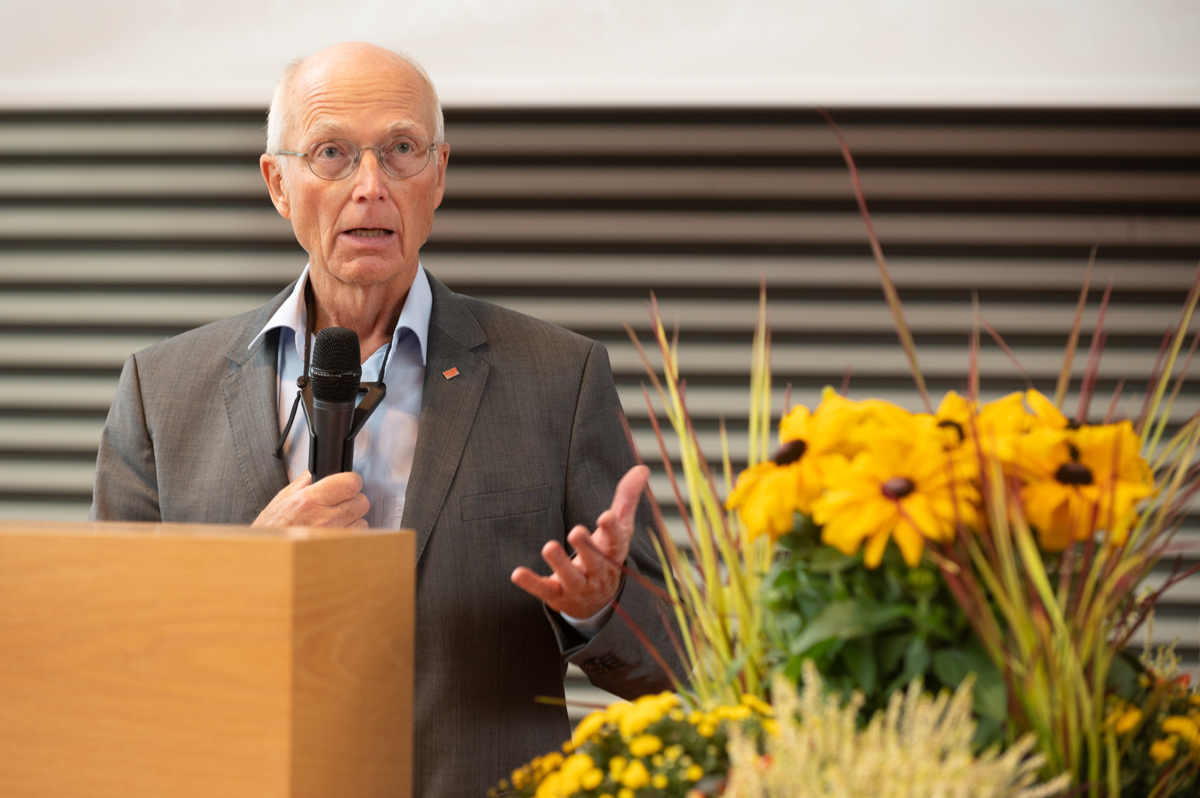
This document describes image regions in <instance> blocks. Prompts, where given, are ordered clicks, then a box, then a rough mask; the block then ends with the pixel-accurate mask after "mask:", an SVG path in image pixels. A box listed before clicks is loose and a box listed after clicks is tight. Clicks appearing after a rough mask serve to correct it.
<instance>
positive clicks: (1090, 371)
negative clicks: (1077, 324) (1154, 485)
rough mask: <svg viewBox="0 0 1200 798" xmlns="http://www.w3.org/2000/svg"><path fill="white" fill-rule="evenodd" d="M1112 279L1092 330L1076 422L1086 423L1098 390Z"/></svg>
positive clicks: (1101, 301)
mask: <svg viewBox="0 0 1200 798" xmlns="http://www.w3.org/2000/svg"><path fill="white" fill-rule="evenodd" d="M1112 287H1113V284H1112V281H1111V280H1110V281H1109V283H1108V286H1107V287H1106V288H1105V289H1104V297H1103V298H1102V299H1101V300H1100V312H1099V313H1097V314H1096V329H1095V330H1094V331H1093V332H1092V344H1091V347H1090V348H1089V349H1088V362H1087V367H1086V368H1085V369H1084V371H1083V383H1082V384H1081V385H1080V386H1079V407H1078V408H1076V410H1075V423H1076V424H1080V425H1083V424H1086V423H1087V419H1088V410H1089V409H1091V406H1092V395H1093V394H1094V393H1095V392H1096V378H1097V377H1098V376H1099V374H1100V357H1101V355H1103V353H1104V339H1105V337H1106V336H1105V333H1104V315H1105V313H1107V312H1108V301H1109V299H1111V298H1112Z"/></svg>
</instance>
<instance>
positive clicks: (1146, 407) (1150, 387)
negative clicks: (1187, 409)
mask: <svg viewBox="0 0 1200 798" xmlns="http://www.w3.org/2000/svg"><path fill="white" fill-rule="evenodd" d="M1174 335H1175V330H1174V329H1173V328H1171V327H1168V328H1167V331H1166V332H1165V333H1163V337H1162V343H1160V344H1159V345H1158V355H1157V356H1156V357H1155V358H1154V368H1152V369H1150V380H1149V382H1147V383H1146V395H1145V396H1144V397H1143V398H1142V409H1141V410H1140V411H1138V418H1137V423H1136V424H1134V425H1133V431H1134V432H1136V433H1137V434H1138V437H1140V438H1144V437H1145V432H1146V424H1147V423H1148V421H1149V413H1150V400H1151V398H1152V397H1153V396H1154V388H1155V386H1157V385H1158V378H1159V375H1160V374H1161V373H1162V364H1163V359H1164V358H1166V356H1167V350H1168V348H1169V347H1170V346H1171V339H1172V338H1173V337H1174Z"/></svg>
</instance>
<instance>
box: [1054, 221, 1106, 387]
mask: <svg viewBox="0 0 1200 798" xmlns="http://www.w3.org/2000/svg"><path fill="white" fill-rule="evenodd" d="M1097 249H1098V247H1097V246H1096V245H1095V244H1093V245H1092V254H1091V255H1089V256H1088V265H1087V272H1086V273H1085V274H1084V275H1083V288H1082V289H1080V291H1079V304H1077V305H1076V306H1075V321H1074V323H1073V324H1072V325H1071V334H1070V335H1069V336H1068V337H1067V349H1066V351H1065V352H1063V364H1062V370H1061V371H1060V372H1059V373H1058V385H1057V386H1056V387H1055V389H1054V406H1055V407H1057V408H1058V409H1059V410H1062V405H1063V400H1064V399H1066V398H1067V390H1068V389H1070V387H1071V368H1072V367H1073V366H1074V362H1075V348H1076V347H1077V346H1078V345H1079V330H1080V328H1081V327H1082V326H1083V309H1084V307H1086V306H1087V299H1088V291H1089V290H1090V289H1091V287H1092V269H1093V268H1094V267H1095V265H1096V250H1097Z"/></svg>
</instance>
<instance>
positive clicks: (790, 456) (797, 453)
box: [775, 441, 808, 466]
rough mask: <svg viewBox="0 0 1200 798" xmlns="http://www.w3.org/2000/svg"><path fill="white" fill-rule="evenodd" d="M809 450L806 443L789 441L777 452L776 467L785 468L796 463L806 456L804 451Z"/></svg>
mask: <svg viewBox="0 0 1200 798" xmlns="http://www.w3.org/2000/svg"><path fill="white" fill-rule="evenodd" d="M807 448H808V444H806V443H805V442H804V441H788V442H787V443H785V444H784V445H783V446H780V447H779V451H777V452H775V465H781V466H785V465H787V464H788V463H794V462H796V461H797V460H799V459H800V458H801V457H803V456H804V450H805V449H807Z"/></svg>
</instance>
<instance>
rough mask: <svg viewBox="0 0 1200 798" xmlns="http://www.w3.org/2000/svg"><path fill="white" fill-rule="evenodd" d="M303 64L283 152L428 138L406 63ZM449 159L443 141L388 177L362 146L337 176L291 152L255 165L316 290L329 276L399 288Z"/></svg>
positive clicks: (417, 87) (371, 57)
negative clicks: (421, 164)
mask: <svg viewBox="0 0 1200 798" xmlns="http://www.w3.org/2000/svg"><path fill="white" fill-rule="evenodd" d="M301 69H302V73H301V74H300V75H297V76H296V80H295V83H294V84H293V85H294V86H295V91H296V93H295V95H294V99H293V106H292V107H293V109H294V117H293V120H294V121H293V124H292V125H291V126H290V129H289V130H287V131H286V133H285V140H284V144H283V149H285V150H292V151H295V152H304V153H307V152H308V150H309V147H311V146H312V145H313V144H315V143H317V142H321V141H326V140H329V139H343V140H345V141H349V142H351V143H353V144H355V145H357V146H358V147H360V148H365V147H383V146H384V145H385V144H387V143H388V142H389V141H391V140H392V139H394V138H396V137H397V136H399V135H404V134H408V135H415V136H418V137H420V138H422V139H424V140H425V141H427V142H430V143H432V142H433V135H434V130H433V127H432V120H430V119H429V118H428V116H429V114H428V110H429V109H428V100H427V98H426V96H425V92H424V89H423V86H422V83H421V80H420V78H419V77H418V76H417V75H416V74H415V73H414V72H413V71H412V69H411V68H409V67H408V66H407V65H406V64H403V63H397V62H396V61H394V60H392V59H390V58H387V57H383V56H380V55H378V54H374V53H370V52H368V53H365V54H364V53H352V54H351V55H350V56H349V57H342V58H339V59H336V60H333V61H332V62H327V63H317V64H312V65H310V64H305V65H304V66H303V67H301ZM449 157H450V151H449V147H447V146H445V145H442V146H440V147H438V148H437V150H435V151H434V152H433V153H432V154H431V158H430V161H429V163H428V164H427V165H426V167H425V168H424V170H422V171H421V172H420V173H418V174H416V175H413V176H412V177H407V178H398V177H394V176H392V175H390V174H388V173H387V172H386V171H384V169H383V167H382V166H381V164H380V162H379V160H378V155H377V153H375V152H370V151H364V152H363V153H362V156H361V160H360V162H359V164H358V168H357V169H355V171H354V172H353V173H352V174H351V175H350V176H349V177H345V178H343V179H341V180H322V179H321V178H319V177H317V176H316V175H315V174H313V173H312V171H311V170H310V169H309V168H308V164H307V162H306V160H305V159H303V158H298V157H295V156H287V155H280V156H275V157H272V156H263V164H262V168H263V175H264V177H266V178H267V183H268V186H269V187H270V189H271V195H272V200H273V201H274V202H275V207H276V208H277V209H278V210H279V212H280V214H282V215H283V217H284V218H286V219H290V220H291V222H292V228H293V229H294V230H295V233H296V239H297V240H298V241H299V242H300V245H301V246H302V247H304V249H305V250H306V251H307V252H308V254H309V258H310V262H311V271H312V273H313V279H314V284H315V285H316V286H317V287H318V289H320V288H321V287H322V285H323V284H325V283H326V282H327V281H328V280H332V281H337V282H341V283H345V284H349V285H354V286H360V287H364V288H368V287H376V286H378V287H381V288H385V290H386V288H392V289H399V290H401V291H403V292H407V290H408V286H410V285H411V284H412V280H413V278H414V277H415V275H416V269H417V262H418V256H419V250H420V248H421V246H422V245H424V243H425V240H426V239H427V238H428V237H429V231H430V229H431V228H432V226H433V212H434V209H435V208H437V207H438V205H439V204H441V201H442V193H443V191H444V190H445V177H446V163H447V161H448V159H449ZM286 161H292V162H291V163H286Z"/></svg>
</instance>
